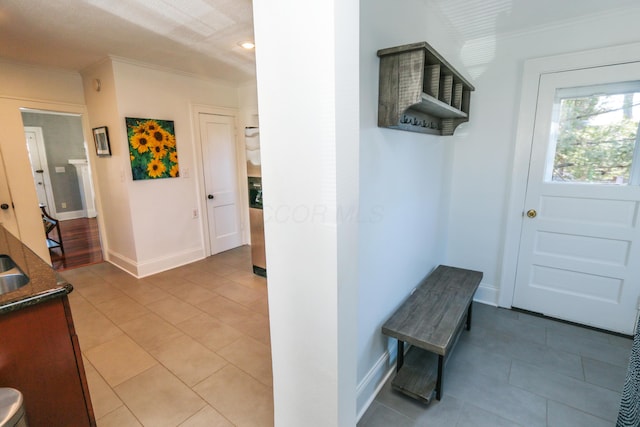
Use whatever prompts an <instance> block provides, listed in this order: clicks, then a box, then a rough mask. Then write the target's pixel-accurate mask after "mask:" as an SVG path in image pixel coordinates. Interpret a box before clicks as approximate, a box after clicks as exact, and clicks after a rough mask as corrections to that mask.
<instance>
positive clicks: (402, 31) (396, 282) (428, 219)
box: [357, 0, 468, 411]
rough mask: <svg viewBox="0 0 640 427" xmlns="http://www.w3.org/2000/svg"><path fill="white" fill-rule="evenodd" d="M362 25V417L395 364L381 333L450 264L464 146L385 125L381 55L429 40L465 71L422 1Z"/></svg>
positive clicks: (379, 5) (374, 7)
mask: <svg viewBox="0 0 640 427" xmlns="http://www.w3.org/2000/svg"><path fill="white" fill-rule="evenodd" d="M365 3H366V6H365ZM408 11H409V12H408ZM360 26H361V28H360V230H359V235H360V237H359V242H360V244H359V247H360V253H359V289H358V293H359V296H358V298H359V303H358V372H357V375H358V410H359V411H362V410H363V409H365V408H366V405H367V403H368V401H369V400H370V399H372V398H373V397H374V395H375V389H376V387H377V386H378V385H379V384H380V382H381V381H382V379H383V377H384V375H385V374H386V373H387V372H388V371H389V369H390V367H391V363H392V362H393V361H394V360H395V340H393V341H392V340H389V339H387V338H385V337H384V336H383V335H382V334H381V332H380V328H381V326H382V324H383V323H384V322H385V321H386V320H387V319H388V318H389V316H390V315H391V314H392V313H393V312H394V311H395V309H396V308H397V307H398V305H399V304H400V303H401V302H402V301H403V300H404V299H405V298H406V297H407V296H408V295H409V293H410V292H411V290H412V289H413V288H414V287H415V286H416V285H417V284H418V283H419V281H420V280H421V279H422V278H423V277H424V276H426V275H427V274H428V273H429V272H430V271H431V270H432V269H433V268H434V267H436V266H437V265H438V264H440V263H443V262H444V261H445V260H446V259H445V250H446V239H445V237H446V235H445V233H444V230H445V228H446V224H447V216H446V207H447V197H448V196H447V193H448V176H449V171H450V168H451V162H450V158H449V153H448V151H449V150H451V149H452V148H453V147H455V146H456V145H457V144H460V141H459V138H458V137H439V136H433V135H423V134H416V133H410V132H404V131H397V130H391V129H383V128H378V127H377V114H378V67H379V59H378V57H377V55H376V52H377V50H379V49H382V48H386V47H392V46H398V45H403V44H409V43H414V42H419V41H426V42H428V43H429V44H431V46H433V47H434V48H435V49H436V50H438V52H439V53H440V54H442V55H443V56H444V57H445V58H447V60H449V61H450V62H451V63H452V65H454V66H456V67H457V66H458V65H459V64H458V63H457V62H456V57H455V52H456V45H455V40H452V39H450V38H449V37H448V35H449V31H448V28H447V27H445V26H444V25H443V24H442V20H441V19H439V17H438V16H436V15H434V14H433V12H432V10H430V9H429V8H428V7H427V6H426V5H425V3H424V2H422V1H419V0H401V1H394V2H389V1H385V0H375V1H367V2H363V4H362V7H361V9H360ZM458 68H462V67H458ZM461 72H462V73H463V74H465V75H468V74H467V73H465V70H464V69H463V68H462V69H461ZM465 126H466V125H462V126H460V127H459V128H458V130H457V131H456V134H458V133H460V132H461V131H463V129H464V127H465ZM463 266H464V265H463Z"/></svg>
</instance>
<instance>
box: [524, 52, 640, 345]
mask: <svg viewBox="0 0 640 427" xmlns="http://www.w3.org/2000/svg"><path fill="white" fill-rule="evenodd" d="M638 80H640V63H631V64H623V65H615V66H608V67H598V68H592V69H584V70H576V71H566V72H559V73H550V74H545V75H543V76H542V77H541V80H540V86H539V92H538V104H537V109H536V117H535V127H534V135H533V145H532V151H531V161H530V168H529V178H528V184H527V193H526V198H525V200H526V201H525V206H524V210H523V225H522V234H521V241H520V250H519V255H518V267H517V274H516V286H515V293H514V298H513V306H514V307H518V308H522V309H526V310H530V311H534V312H538V313H542V314H545V315H548V316H552V317H556V318H560V319H565V320H568V321H572V322H577V323H581V324H585V325H589V326H593V327H597V328H602V329H606V330H610V331H615V332H620V333H624V334H632V333H633V332H634V326H635V322H636V316H637V313H638V311H637V310H638V304H639V297H640V246H639V243H640V227H639V224H638V222H639V220H640V219H639V212H640V209H639V207H640V204H639V203H640V186H639V185H638V184H639V182H637V181H638V180H637V178H634V176H636V177H637V176H638V172H639V171H640V161H638V162H636V161H635V159H636V158H637V157H638V155H639V154H638V152H639V150H640V148H639V147H638V143H637V139H636V136H637V135H635V133H636V132H637V124H630V125H629V126H627V127H628V128H634V126H635V130H634V132H633V133H634V135H632V136H630V137H628V138H626V139H624V141H623V138H619V137H613V136H611V137H609V136H607V134H606V133H603V134H601V135H598V138H592V137H586V136H585V134H586V133H588V132H587V131H585V128H586V127H589V129H591V131H589V132H591V133H592V134H598V132H600V131H601V130H602V129H604V130H605V132H609V131H607V128H606V126H608V125H609V121H610V120H613V119H612V117H613V116H616V115H618V116H620V115H621V114H623V112H624V113H625V114H627V115H628V116H629V117H630V116H632V115H633V116H634V117H636V119H635V120H637V118H638V117H640V110H638V104H640V93H638V94H636V95H634V94H627V98H626V100H627V101H625V102H628V104H627V105H626V110H625V109H624V108H622V107H621V105H622V104H620V105H617V106H616V105H613V104H611V105H609V106H607V105H605V104H603V105H600V104H598V105H595V104H592V105H591V107H588V106H587V107H585V105H586V103H588V102H594V103H595V101H594V100H595V99H598V100H600V99H605V98H600V97H601V96H603V95H602V94H601V93H600V92H604V93H605V94H606V92H607V91H612V92H611V93H617V92H615V91H616V90H618V91H620V89H618V87H619V86H620V84H619V83H620V82H624V83H623V85H622V86H624V85H625V84H626V85H630V86H631V87H632V88H633V87H637V88H638V87H640V82H638ZM625 87H626V86H625ZM625 90H627V89H625ZM637 90H638V92H640V89H637ZM623 91H624V90H623ZM631 92H633V89H631ZM606 96H609V95H606ZM615 96H616V97H617V96H619V97H620V98H606V99H607V100H610V99H619V102H621V103H622V102H623V99H624V95H617V94H616V95H615ZM593 97H595V98H593ZM569 98H570V99H571V101H570V102H575V104H571V105H578V106H579V107H580V108H590V109H591V110H589V111H596V112H595V113H593V112H592V113H589V114H579V113H577V112H576V111H577V110H576V111H571V110H570V109H569V110H568V111H569V112H568V113H567V109H568V108H569V107H566V105H567V104H561V103H562V102H567V101H566V99H569ZM579 102H584V103H585V104H579ZM598 102H599V101H598ZM611 102H613V101H611ZM561 105H565V106H562V107H561ZM563 109H564V110H563ZM623 110H625V111H623ZM563 114H564V117H563ZM572 114H573V115H574V116H575V117H574V116H572ZM569 116H570V117H569ZM626 118H627V117H626V116H625V119H626ZM562 120H564V121H562ZM597 122H600V123H599V124H597ZM625 123H626V122H625ZM596 124H597V125H598V126H601V127H599V128H598V129H600V130H598V131H593V126H596ZM570 126H573V127H574V128H575V129H572V130H571V132H572V135H573V134H575V136H576V140H575V141H573V142H571V144H568V145H567V146H570V148H569V149H568V150H569V151H571V150H574V152H573V154H571V153H570V156H572V157H570V159H569V160H567V161H566V162H564V163H563V160H562V156H563V155H564V154H566V153H564V152H560V148H558V150H556V148H557V147H559V146H560V142H559V141H560V137H559V135H567V132H568V130H567V129H568V128H569V127H570ZM581 138H582V139H581ZM569 139H570V138H569ZM598 144H600V145H598ZM602 144H617V145H611V146H608V148H607V149H606V150H601V148H602V147H604V145H602ZM625 144H626V145H625ZM590 147H600V148H598V149H597V150H596V149H595V148H590ZM634 147H635V154H633V152H634ZM563 149H564V148H563ZM575 150H581V151H575ZM590 150H591V151H590ZM624 150H627V151H629V152H630V154H629V161H628V163H632V162H631V160H632V158H633V160H634V162H633V164H631V167H629V165H628V164H623V163H625V162H623V161H611V159H609V158H604V157H607V156H609V157H611V158H617V157H616V156H619V155H620V153H622V152H623V151H624ZM576 152H579V153H582V154H580V155H578V154H576ZM558 153H560V154H558ZM584 153H587V154H589V153H591V154H589V156H592V157H593V159H591V160H584V159H583V157H588V156H587V154H584ZM603 153H605V154H606V155H603ZM590 161H592V162H594V164H595V165H596V166H593V165H591V166H590V165H589V162H590ZM583 162H584V165H583V164H582V163H583ZM617 163H619V164H617ZM585 165H586V166H585ZM589 168H591V169H589ZM615 168H618V169H615ZM621 168H622V169H621ZM624 168H626V172H625V171H624V170H623V169H624ZM578 169H582V170H581V171H579V170H578ZM614 169H615V170H616V172H615V173H614V175H615V174H616V173H617V174H620V176H616V177H614V178H611V179H610V178H601V177H605V176H606V174H607V173H609V172H610V171H611V170H614ZM629 170H630V172H629ZM585 171H586V172H585ZM580 174H582V175H584V177H585V178H580V179H576V176H577V175H580ZM625 174H626V175H625ZM582 175H581V176H582Z"/></svg>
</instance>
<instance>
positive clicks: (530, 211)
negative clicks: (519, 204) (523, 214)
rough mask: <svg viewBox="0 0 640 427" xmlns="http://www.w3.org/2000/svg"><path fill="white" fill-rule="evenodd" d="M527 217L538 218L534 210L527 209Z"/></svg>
mask: <svg viewBox="0 0 640 427" xmlns="http://www.w3.org/2000/svg"><path fill="white" fill-rule="evenodd" d="M527 216H528V217H529V218H535V217H536V216H538V212H536V210H535V209H529V210H528V211H527Z"/></svg>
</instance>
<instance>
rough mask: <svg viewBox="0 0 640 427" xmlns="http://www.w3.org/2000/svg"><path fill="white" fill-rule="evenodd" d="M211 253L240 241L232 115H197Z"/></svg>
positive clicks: (238, 243) (233, 245)
mask: <svg viewBox="0 0 640 427" xmlns="http://www.w3.org/2000/svg"><path fill="white" fill-rule="evenodd" d="M199 119H200V138H201V145H202V168H203V173H204V186H205V197H206V201H205V203H206V207H207V208H206V210H207V223H208V225H209V241H210V244H211V254H217V253H219V252H223V251H226V250H229V249H232V248H235V247H237V246H240V245H241V244H242V230H241V226H240V224H241V221H240V205H239V203H238V202H239V200H240V198H239V196H238V194H239V186H238V172H237V171H238V166H237V165H238V162H237V154H236V142H235V141H236V138H235V126H234V121H235V120H234V118H233V117H231V116H222V115H216V114H204V113H200V114H199Z"/></svg>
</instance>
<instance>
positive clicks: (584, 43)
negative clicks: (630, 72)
mask: <svg viewBox="0 0 640 427" xmlns="http://www.w3.org/2000/svg"><path fill="white" fill-rule="evenodd" d="M639 20H640V11H639V10H638V9H637V8H636V9H630V10H627V11H625V12H624V13H616V14H612V15H600V16H598V17H597V19H596V18H593V19H585V20H580V21H575V22H574V23H572V24H571V25H568V26H566V27H551V28H547V29H545V30H544V31H536V32H534V33H529V34H520V35H514V36H511V37H503V38H499V39H497V40H496V39H491V38H487V39H482V40H475V41H472V42H468V43H467V44H466V45H465V46H463V48H462V49H461V50H460V52H452V53H453V54H454V57H453V59H455V60H456V61H458V62H462V63H464V64H466V68H467V70H468V72H469V73H470V74H471V75H472V76H473V77H474V84H475V86H476V92H474V93H473V95H472V105H471V120H470V122H469V123H468V124H467V126H468V127H467V128H466V129H465V134H464V135H461V136H460V137H459V139H460V141H459V142H458V143H456V144H455V146H454V161H453V164H452V169H451V204H450V214H449V227H448V244H447V256H446V260H447V262H449V263H451V264H453V265H462V266H467V267H469V268H473V269H476V270H480V271H483V272H484V279H483V283H482V289H481V295H480V297H481V299H484V300H485V301H487V302H490V303H492V304H497V303H498V294H499V290H500V287H501V286H512V284H509V283H502V280H503V279H502V277H501V270H502V268H503V266H502V256H503V241H504V238H505V235H504V233H505V224H506V222H507V219H508V218H514V217H516V220H517V221H520V218H521V213H522V208H520V209H518V210H517V211H515V212H508V211H507V198H508V193H509V190H510V183H511V181H512V180H513V179H514V177H513V176H512V175H511V173H512V168H513V156H514V145H515V135H516V129H517V123H516V122H517V117H518V109H519V105H520V90H521V84H522V82H521V78H522V70H523V64H524V61H525V60H527V59H529V58H536V57H542V56H549V55H556V54H561V53H570V52H575V51H582V50H586V49H593V48H598V47H605V46H612V45H617V44H624V43H629V42H634V41H639V40H640V33H639V32H638V31H633V30H630V29H633V28H636V27H637V23H638V22H639ZM518 217H519V218H518ZM512 258H514V257H512ZM477 296H478V295H477ZM509 304H510V302H509ZM507 305H508V304H507Z"/></svg>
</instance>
